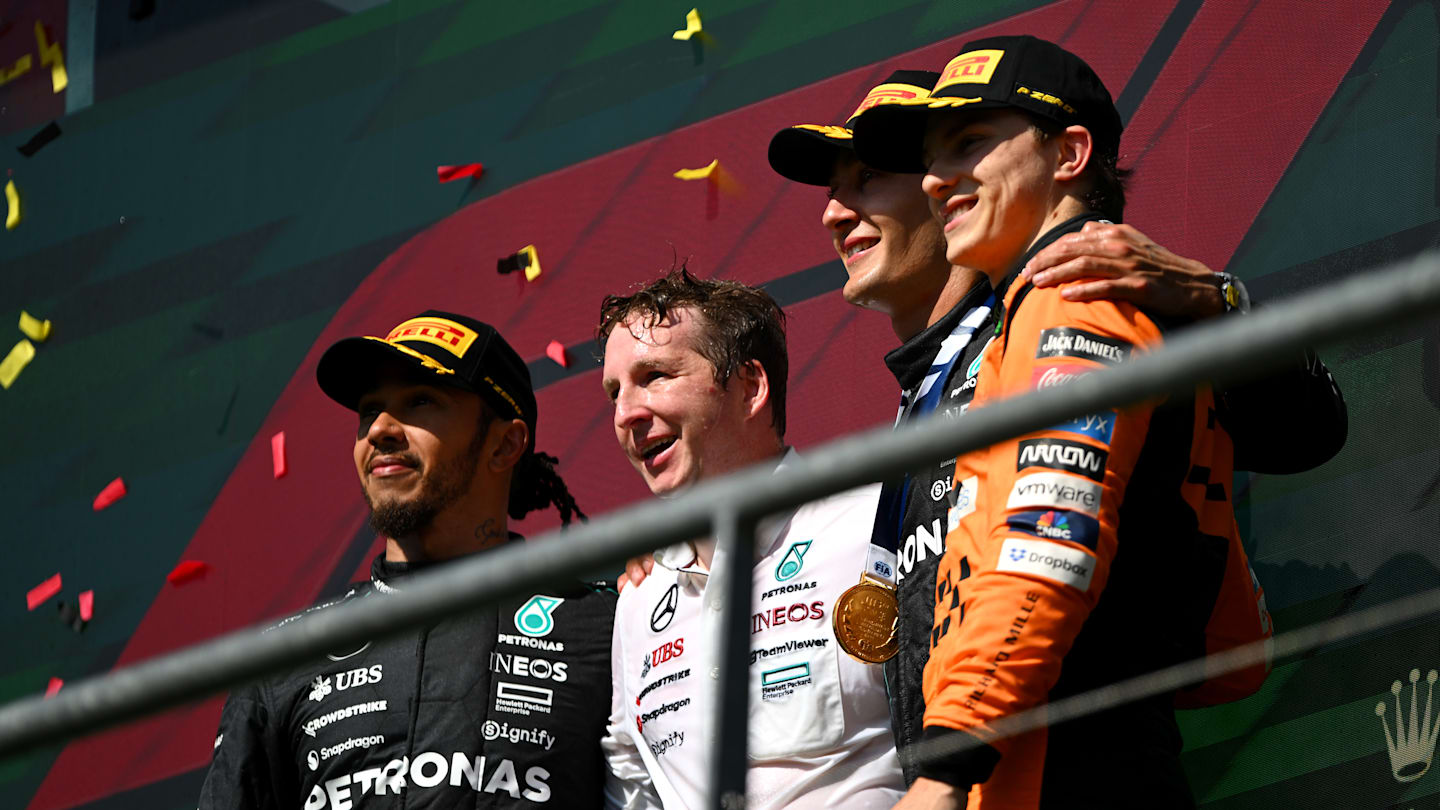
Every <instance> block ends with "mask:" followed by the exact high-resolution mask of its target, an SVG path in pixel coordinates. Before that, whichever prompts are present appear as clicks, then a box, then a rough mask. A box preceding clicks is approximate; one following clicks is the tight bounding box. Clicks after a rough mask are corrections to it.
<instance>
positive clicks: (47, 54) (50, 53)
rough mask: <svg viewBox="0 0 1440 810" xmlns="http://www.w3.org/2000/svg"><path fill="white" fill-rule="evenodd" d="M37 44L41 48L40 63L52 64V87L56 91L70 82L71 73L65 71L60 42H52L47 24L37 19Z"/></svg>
mask: <svg viewBox="0 0 1440 810" xmlns="http://www.w3.org/2000/svg"><path fill="white" fill-rule="evenodd" d="M35 45H36V46H37V47H38V48H39V49H40V64H41V65H42V66H43V65H49V66H50V87H51V88H52V89H53V90H54V91H55V92H56V93H58V92H60V91H61V90H64V89H65V87H66V86H67V85H69V84H70V75H69V74H67V73H66V72H65V53H64V52H63V51H61V50H60V43H58V42H53V43H52V42H50V40H49V39H48V38H47V37H46V36H45V26H43V25H41V24H40V21H39V20H36V21H35Z"/></svg>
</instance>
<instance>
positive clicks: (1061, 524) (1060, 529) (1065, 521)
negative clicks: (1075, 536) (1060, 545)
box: [1035, 509, 1070, 540]
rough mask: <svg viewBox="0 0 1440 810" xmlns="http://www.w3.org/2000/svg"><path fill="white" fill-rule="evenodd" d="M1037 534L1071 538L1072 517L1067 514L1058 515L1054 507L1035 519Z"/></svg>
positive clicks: (1064, 538)
mask: <svg viewBox="0 0 1440 810" xmlns="http://www.w3.org/2000/svg"><path fill="white" fill-rule="evenodd" d="M1035 534H1037V535H1039V536H1041V537H1049V538H1051V539H1055V540H1069V539H1070V519H1069V518H1068V517H1066V516H1065V515H1057V514H1056V513H1055V511H1054V510H1053V509H1052V510H1051V511H1049V512H1046V513H1045V514H1043V515H1041V516H1040V519H1039V520H1037V521H1035Z"/></svg>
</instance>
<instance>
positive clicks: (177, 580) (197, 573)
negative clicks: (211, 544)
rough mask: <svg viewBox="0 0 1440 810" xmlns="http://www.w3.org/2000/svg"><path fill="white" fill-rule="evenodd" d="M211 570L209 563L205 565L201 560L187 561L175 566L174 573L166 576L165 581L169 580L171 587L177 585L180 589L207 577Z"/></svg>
mask: <svg viewBox="0 0 1440 810" xmlns="http://www.w3.org/2000/svg"><path fill="white" fill-rule="evenodd" d="M209 570H210V564H209V563H203V562H200V561H199V560H185V561H184V562H182V563H180V564H179V565H177V566H175V570H174V571H171V572H170V573H169V574H166V575H165V579H167V580H168V581H169V582H170V584H171V585H175V586H177V587H178V586H180V585H185V584H187V583H190V582H194V581H195V580H197V579H199V578H201V577H203V576H205V574H206V572H208V571H209Z"/></svg>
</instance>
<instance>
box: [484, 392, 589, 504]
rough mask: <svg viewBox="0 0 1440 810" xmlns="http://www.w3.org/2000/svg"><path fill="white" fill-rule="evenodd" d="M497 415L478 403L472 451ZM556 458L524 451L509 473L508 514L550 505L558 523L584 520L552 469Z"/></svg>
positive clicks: (536, 452)
mask: <svg viewBox="0 0 1440 810" xmlns="http://www.w3.org/2000/svg"><path fill="white" fill-rule="evenodd" d="M498 418H499V415H498V414H496V413H495V411H493V410H491V408H490V405H489V404H487V403H486V402H485V401H484V400H481V402H480V429H479V430H477V431H476V432H475V440H474V445H473V446H472V447H471V448H470V449H471V452H472V453H479V452H480V448H481V447H482V446H483V444H484V441H485V429H486V428H487V427H489V425H490V423H491V421H493V420H495V419H498ZM559 464H560V459H558V458H556V457H554V456H552V455H550V454H548V453H541V452H540V451H538V450H534V449H530V450H526V451H525V454H524V455H523V456H521V457H520V460H519V461H517V462H515V467H514V469H513V470H511V472H510V505H509V507H508V508H507V509H506V511H507V512H508V513H509V514H510V517H512V518H514V519H516V520H520V519H521V518H523V517H525V516H526V515H528V514H530V513H531V512H534V511H535V510H537V509H544V508H545V507H547V506H554V507H555V511H557V512H559V513H560V523H561V524H562V525H565V526H569V525H570V520H571V518H577V517H578V518H579V519H580V520H582V521H583V520H585V519H586V517H585V513H584V512H583V511H581V509H580V505H579V504H577V503H575V496H574V495H571V494H570V488H569V487H567V486H565V479H563V478H561V477H560V473H558V472H556V471H555V467H556V466H558V465H559Z"/></svg>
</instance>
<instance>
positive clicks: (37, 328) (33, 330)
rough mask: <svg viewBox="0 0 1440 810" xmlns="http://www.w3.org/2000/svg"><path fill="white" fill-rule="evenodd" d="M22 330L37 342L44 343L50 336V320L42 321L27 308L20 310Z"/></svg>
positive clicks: (26, 335)
mask: <svg viewBox="0 0 1440 810" xmlns="http://www.w3.org/2000/svg"><path fill="white" fill-rule="evenodd" d="M20 331H21V332H24V333H25V337H28V338H30V339H31V340H33V341H35V342H36V343H44V342H45V340H46V338H49V337H50V321H48V320H46V321H42V320H40V319H39V318H37V317H35V316H34V315H31V314H30V313H28V312H26V311H25V310H23V309H22V310H20Z"/></svg>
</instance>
